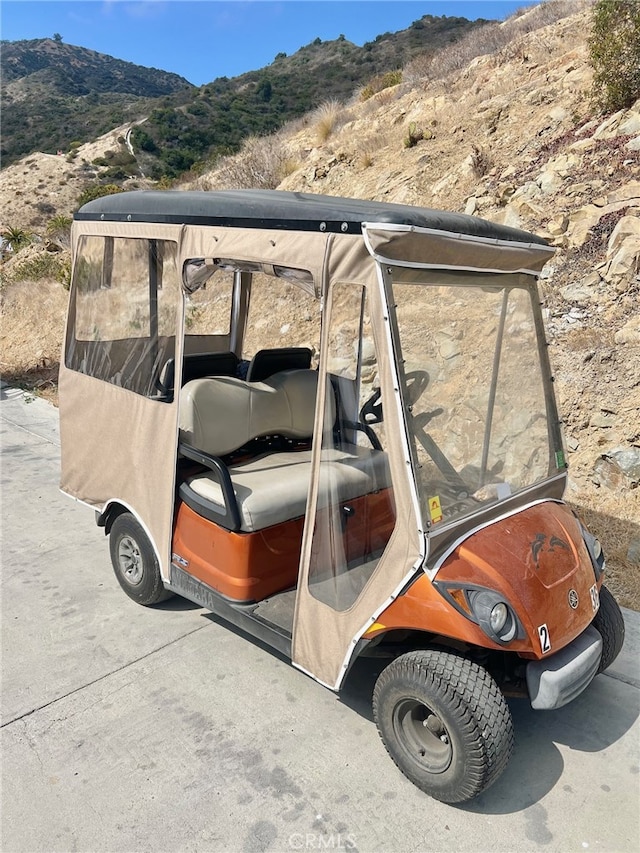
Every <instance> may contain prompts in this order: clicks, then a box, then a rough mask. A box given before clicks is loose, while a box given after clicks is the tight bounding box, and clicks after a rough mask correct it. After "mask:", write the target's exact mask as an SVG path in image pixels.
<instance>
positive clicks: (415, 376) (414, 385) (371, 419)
mask: <svg viewBox="0 0 640 853" xmlns="http://www.w3.org/2000/svg"><path fill="white" fill-rule="evenodd" d="M405 380H406V386H405V387H406V394H407V400H408V402H409V405H410V406H413V405H415V403H416V402H417V401H418V400H419V399H420V397H422V395H423V394H424V392H425V391H426V388H427V385H428V384H429V374H428V373H427V371H426V370H411V371H409V373H407V374H405ZM381 396H382V393H381V391H380V389H379V388H376V389H375V391H374V392H373V394H372V395H371V396H370V397H369V399H368V400H366V401H365V402H364V403H363V404H362V408H361V409H360V420H361V421H362V423H363V424H380V423H382V421H383V420H384V415H383V413H382V402H381Z"/></svg>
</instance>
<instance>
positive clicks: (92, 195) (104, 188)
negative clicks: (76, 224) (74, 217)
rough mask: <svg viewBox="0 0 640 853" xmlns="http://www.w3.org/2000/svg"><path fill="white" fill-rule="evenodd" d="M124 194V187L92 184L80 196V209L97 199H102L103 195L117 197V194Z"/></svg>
mask: <svg viewBox="0 0 640 853" xmlns="http://www.w3.org/2000/svg"><path fill="white" fill-rule="evenodd" d="M121 192H124V190H123V189H122V187H119V186H116V184H92V185H91V186H88V187H86V188H85V189H84V190H83V191H82V192H81V193H80V195H79V196H78V207H82V205H83V204H86V203H87V202H89V201H93V200H94V199H96V198H102V196H103V195H115V193H121Z"/></svg>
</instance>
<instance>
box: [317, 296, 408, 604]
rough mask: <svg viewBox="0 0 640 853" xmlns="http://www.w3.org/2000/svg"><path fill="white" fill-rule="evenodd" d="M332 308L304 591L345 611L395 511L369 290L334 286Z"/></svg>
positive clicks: (381, 545) (387, 534)
mask: <svg viewBox="0 0 640 853" xmlns="http://www.w3.org/2000/svg"><path fill="white" fill-rule="evenodd" d="M330 310H331V316H330V320H329V323H330V327H329V342H328V353H327V359H328V368H327V374H328V376H327V388H326V403H325V413H324V429H323V437H322V450H321V461H320V472H319V485H318V504H317V510H316V517H315V525H314V533H313V547H312V552H311V561H310V569H309V591H310V592H311V594H312V595H313V596H314V598H317V599H319V600H320V601H323V602H324V603H325V604H328V605H329V606H330V607H332V608H333V609H334V610H339V611H344V610H348V609H349V608H350V607H352V606H353V605H354V604H355V602H356V600H357V599H358V597H359V595H360V593H361V592H362V591H363V590H364V588H365V586H366V585H367V583H368V581H369V579H370V578H371V576H372V575H373V573H374V571H375V569H376V567H377V565H378V563H379V561H380V558H381V556H382V554H383V552H384V550H385V548H386V546H387V543H388V541H389V539H390V537H391V534H392V532H393V529H394V527H395V521H396V512H395V503H394V497H393V489H392V486H391V476H390V470H389V464H388V459H387V454H386V452H385V450H384V448H385V447H386V438H385V431H384V422H383V419H382V396H381V393H380V387H379V380H378V360H377V355H376V350H375V345H374V341H373V337H372V333H371V323H370V318H369V309H368V301H367V292H366V289H365V288H364V287H362V286H361V285H356V284H340V283H338V284H335V285H333V289H332V296H331V309H330Z"/></svg>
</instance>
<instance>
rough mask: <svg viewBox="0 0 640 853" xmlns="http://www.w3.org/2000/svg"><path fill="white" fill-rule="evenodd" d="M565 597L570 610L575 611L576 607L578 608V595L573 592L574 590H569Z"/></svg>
mask: <svg viewBox="0 0 640 853" xmlns="http://www.w3.org/2000/svg"><path fill="white" fill-rule="evenodd" d="M567 597H568V599H569V607H570V608H571V609H572V610H575V609H576V607H577V606H578V601H579V599H578V593H577V592H576V591H575V589H570V590H569V594H568V596H567Z"/></svg>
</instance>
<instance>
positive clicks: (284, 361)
mask: <svg viewBox="0 0 640 853" xmlns="http://www.w3.org/2000/svg"><path fill="white" fill-rule="evenodd" d="M310 367H311V350H310V349H309V347H281V348H280V349H261V350H258V352H257V353H256V354H255V355H254V356H253V358H252V359H251V362H250V364H249V369H248V370H247V382H262V381H263V380H265V379H268V378H269V377H270V376H273V374H274V373H280V372H281V371H282V370H308V369H309V368H310Z"/></svg>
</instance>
